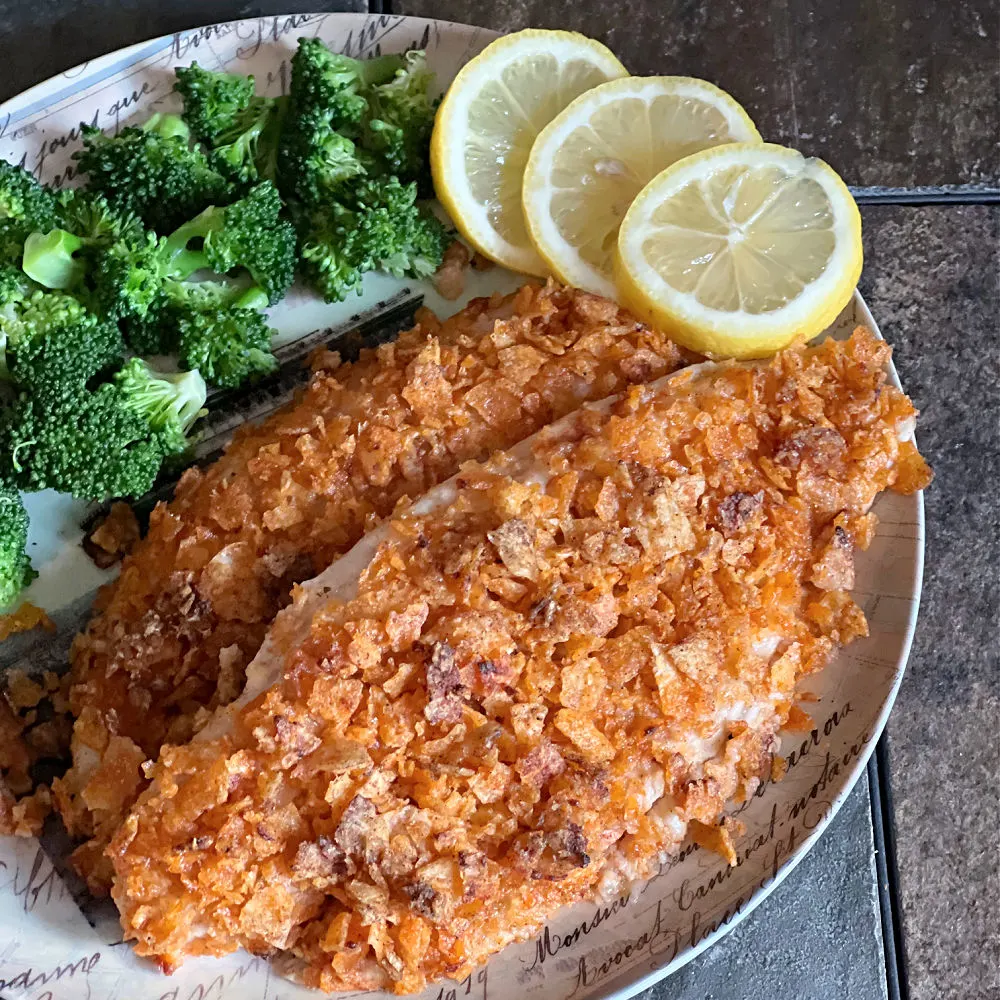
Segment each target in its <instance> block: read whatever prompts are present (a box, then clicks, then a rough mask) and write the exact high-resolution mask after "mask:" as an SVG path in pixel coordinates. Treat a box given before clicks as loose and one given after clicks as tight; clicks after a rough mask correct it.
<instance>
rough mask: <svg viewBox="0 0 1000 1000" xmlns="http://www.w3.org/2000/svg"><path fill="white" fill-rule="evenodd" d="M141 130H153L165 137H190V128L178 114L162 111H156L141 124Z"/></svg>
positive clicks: (188, 138)
mask: <svg viewBox="0 0 1000 1000" xmlns="http://www.w3.org/2000/svg"><path fill="white" fill-rule="evenodd" d="M142 130H143V132H155V133H156V134H157V135H162V136H163V137H164V138H165V139H176V138H181V139H187V140H190V138H191V129H189V128H188V126H187V123H186V122H185V121H184V119H183V118H181V116H180V115H167V114H164V113H163V112H162V111H157V112H156V114H155V115H151V116H150V118H149V119H148V120H147V121H146V122H145V124H144V125H143V126H142Z"/></svg>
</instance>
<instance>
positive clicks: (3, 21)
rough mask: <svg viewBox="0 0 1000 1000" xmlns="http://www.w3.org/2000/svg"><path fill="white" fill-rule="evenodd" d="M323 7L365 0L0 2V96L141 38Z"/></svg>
mask: <svg viewBox="0 0 1000 1000" xmlns="http://www.w3.org/2000/svg"><path fill="white" fill-rule="evenodd" d="M326 10H328V11H345V10H349V11H366V10H368V0H257V2H251V3H241V2H233V0H169V2H163V0H0V101H5V100H7V99H8V98H10V97H13V96H14V95H15V94H18V93H20V92H21V91H22V90H24V89H25V88H27V87H30V86H32V85H33V84H36V83H39V82H41V81H42V80H46V79H48V78H49V77H50V76H52V75H53V74H55V73H60V72H62V71H63V70H65V69H70V68H71V67H73V66H76V65H77V64H78V63H82V62H84V61H86V60H87V59H94V58H96V57H97V56H101V55H104V54H105V53H106V52H113V51H114V50H115V49H119V48H122V47H123V46H125V45H132V44H134V43H135V42H142V41H145V40H146V39H148V38H156V37H158V36H159V35H168V34H170V33H171V32H174V31H182V30H183V29H185V28H197V27H199V26H201V25H203V24H214V23H216V22H219V21H233V20H236V19H237V18H242V17H266V16H272V15H281V14H291V13H296V12H305V11H326ZM3 127H4V123H3V120H2V119H0V130H2V129H3Z"/></svg>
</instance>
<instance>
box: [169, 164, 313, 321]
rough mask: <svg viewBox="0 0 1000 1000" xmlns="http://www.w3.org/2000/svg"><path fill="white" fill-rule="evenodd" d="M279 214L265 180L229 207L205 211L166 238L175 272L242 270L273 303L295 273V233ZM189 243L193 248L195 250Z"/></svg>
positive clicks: (272, 189) (275, 193) (273, 192)
mask: <svg viewBox="0 0 1000 1000" xmlns="http://www.w3.org/2000/svg"><path fill="white" fill-rule="evenodd" d="M280 213H281V198H280V197H279V195H278V191H277V188H275V186H274V185H273V184H272V183H271V182H270V181H264V182H263V183H261V184H258V185H257V186H256V187H254V188H252V189H251V191H250V192H249V193H248V194H247V195H246V197H244V198H241V199H240V200H239V201H236V202H233V204H231V205H226V206H225V207H216V206H212V207H211V208H207V209H205V211H204V212H202V213H201V214H200V215H198V216H197V217H196V218H194V219H192V220H191V221H190V222H187V223H185V224H184V225H182V226H181V227H180V228H179V229H177V230H176V231H175V232H174V233H173V234H172V235H171V236H169V237H168V238H167V244H166V250H167V252H168V254H170V255H171V256H172V258H173V260H174V261H175V266H174V270H175V272H177V271H186V272H187V273H188V274H190V273H192V272H193V271H195V270H199V269H201V268H210V269H211V270H213V271H215V272H216V273H217V274H227V273H228V272H230V271H235V270H237V269H238V268H245V269H246V270H247V271H249V272H250V274H251V276H252V277H253V279H254V281H256V282H257V284H258V285H260V287H261V288H263V289H264V290H265V292H266V293H267V297H268V300H269V301H270V302H272V303H274V302H277V301H278V300H279V299H280V298H282V297H283V296H284V294H285V292H287V291H288V288H289V286H290V285H291V283H292V278H293V277H294V273H295V230H294V229H293V228H292V226H291V224H290V223H288V222H286V221H285V220H284V219H282V218H280ZM193 241H194V242H195V243H196V244H199V245H197V246H196V247H195V248H192V242H193Z"/></svg>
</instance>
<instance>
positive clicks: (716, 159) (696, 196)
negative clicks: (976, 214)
mask: <svg viewBox="0 0 1000 1000" xmlns="http://www.w3.org/2000/svg"><path fill="white" fill-rule="evenodd" d="M861 262H862V249H861V215H860V213H859V212H858V206H857V205H856V204H855V203H854V199H853V198H852V197H851V193H850V191H848V190H847V187H846V185H845V184H844V182H843V181H842V180H841V179H840V177H839V176H838V175H837V174H836V172H835V171H834V170H833V169H832V168H831V167H829V166H827V164H825V163H824V162H823V161H822V160H813V159H806V158H805V157H804V156H802V154H801V153H797V152H796V151H795V150H793V149H786V148H785V147H783V146H773V145H770V144H760V145H750V144H735V145H731V146H719V147H717V148H715V149H709V150H705V151H704V152H702V153H695V154H694V155H693V156H689V157H687V158H686V159H683V160H681V161H679V162H678V163H675V164H674V165H673V166H672V167H668V168H667V169H666V170H664V171H663V173H661V174H660V175H659V176H657V177H655V178H654V179H653V180H652V181H651V182H650V183H649V184H648V185H647V186H646V187H645V188H644V189H643V191H642V192H641V193H640V195H639V196H638V197H637V198H636V199H635V201H634V202H633V203H632V207H631V208H630V209H629V210H628V214H627V215H626V216H625V221H624V222H623V223H622V225H621V229H620V231H619V233H618V253H617V255H616V257H615V278H616V281H617V283H618V289H619V294H620V297H621V298H622V299H623V301H624V302H625V303H626V304H627V305H628V306H629V307H630V308H631V309H632V310H633V311H634V312H636V313H637V314H638V315H640V316H642V317H644V318H646V319H649V320H651V321H652V322H654V323H656V324H657V325H659V326H660V327H662V329H663V330H664V331H665V332H667V333H669V334H670V335H672V336H673V337H675V338H676V339H677V340H678V341H679V342H680V343H682V344H684V345H685V346H687V347H690V348H692V349H693V350H696V351H701V352H702V353H705V354H709V355H713V356H723V357H736V358H755V357H764V356H766V355H768V354H771V353H773V352H774V351H777V350H780V349H781V348H782V347H786V346H788V345H789V344H791V343H793V342H801V341H805V340H809V339H810V338H812V337H814V336H815V335H816V334H818V333H821V332H822V331H823V330H825V329H826V327H828V326H829V325H830V324H831V323H832V322H833V321H834V320H835V319H836V318H837V315H838V314H839V313H840V311H841V309H843V307H844V306H845V305H846V304H847V303H848V301H849V300H850V298H851V295H852V294H853V292H854V287H855V285H856V284H857V281H858V277H859V276H860V274H861Z"/></svg>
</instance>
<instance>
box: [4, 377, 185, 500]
mask: <svg viewBox="0 0 1000 1000" xmlns="http://www.w3.org/2000/svg"><path fill="white" fill-rule="evenodd" d="M7 438H8V443H9V448H10V452H9V454H10V462H11V465H12V468H13V477H14V481H15V483H16V484H17V485H18V486H19V487H20V488H21V489H24V490H29V491H35V490H45V489H54V490H58V491H59V492H61V493H71V494H72V495H73V496H75V497H79V498H80V499H84V500H104V499H107V498H108V497H124V496H141V495H142V494H144V493H147V492H148V491H149V489H150V488H151V487H152V485H153V483H154V481H155V480H156V474H157V473H158V472H159V470H160V465H161V464H162V462H163V458H164V454H165V453H164V448H163V442H162V441H161V440H160V437H159V436H158V435H156V434H154V433H153V432H152V431H151V429H150V427H149V424H148V422H147V421H146V420H144V419H143V418H142V417H141V416H140V415H139V414H138V413H137V412H136V411H134V410H132V409H131V408H129V407H128V406H126V405H125V398H124V396H123V393H122V391H121V390H120V389H119V388H118V386H116V385H114V384H113V383H106V384H104V385H102V386H100V387H99V388H98V389H96V390H93V391H91V390H88V389H81V390H79V391H78V392H67V393H65V394H64V395H62V396H60V397H58V398H56V399H45V398H43V397H40V396H37V395H34V394H31V393H24V394H22V395H21V396H20V397H19V399H18V400H17V401H16V402H15V403H14V406H13V407H12V410H11V414H10V418H9V427H8V433H7Z"/></svg>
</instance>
